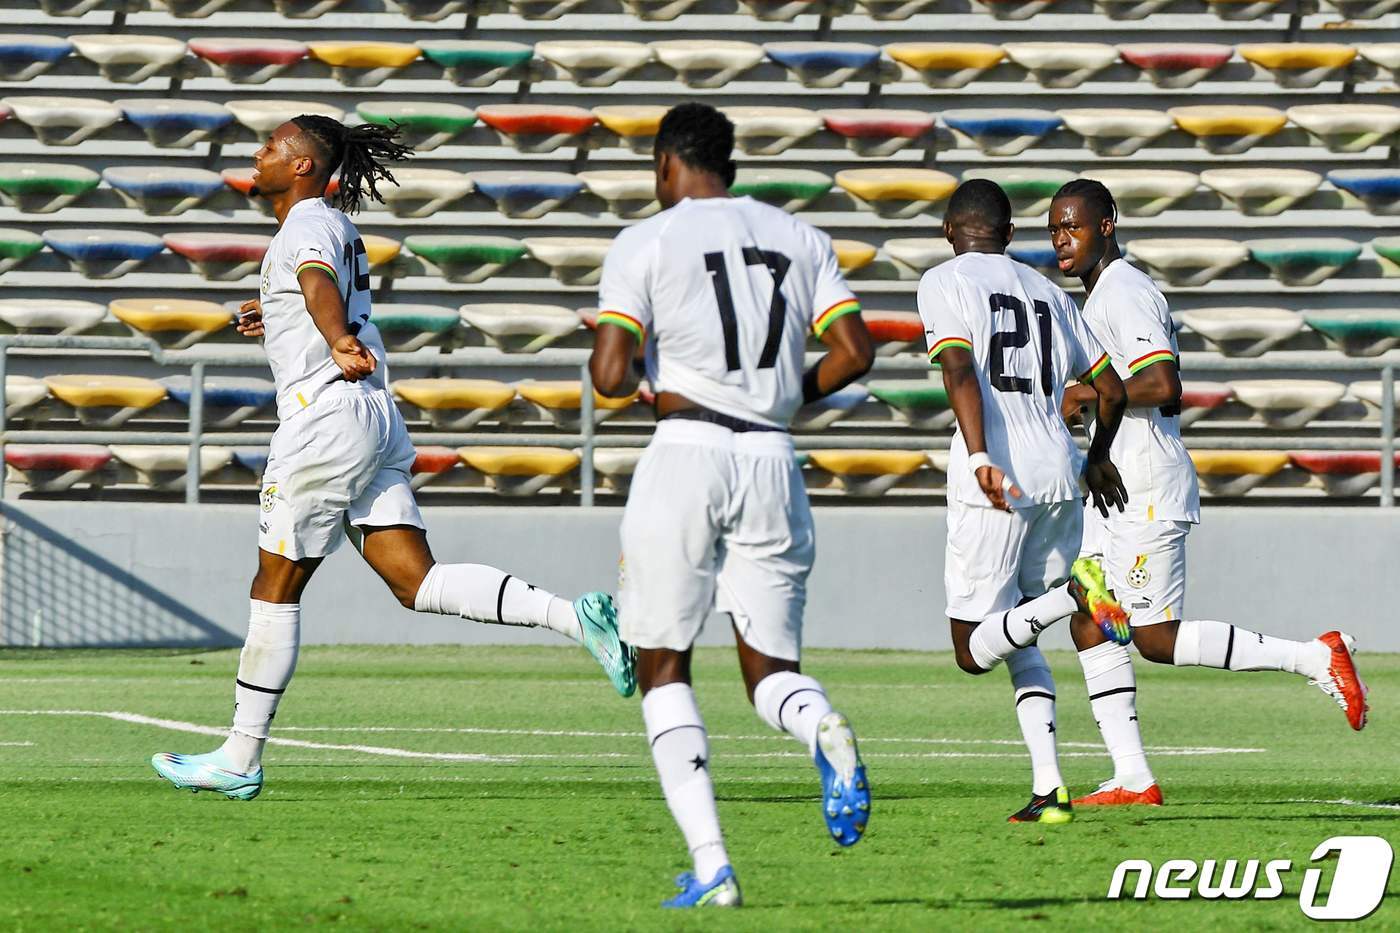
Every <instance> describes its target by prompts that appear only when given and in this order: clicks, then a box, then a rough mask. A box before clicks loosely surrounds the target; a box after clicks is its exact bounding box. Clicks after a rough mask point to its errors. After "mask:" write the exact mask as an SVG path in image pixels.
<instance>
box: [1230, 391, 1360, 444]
mask: <svg viewBox="0 0 1400 933" xmlns="http://www.w3.org/2000/svg"><path fill="white" fill-rule="evenodd" d="M1230 389H1231V390H1232V391H1233V392H1234V393H1235V399H1236V400H1237V401H1238V402H1240V403H1241V404H1243V405H1246V406H1248V407H1249V408H1251V409H1252V410H1253V411H1254V413H1255V414H1256V415H1257V416H1258V417H1259V418H1261V419H1262V420H1263V421H1264V423H1265V424H1267V425H1268V426H1269V427H1271V428H1275V429H1279V430H1285V431H1293V430H1297V429H1298V428H1301V427H1303V426H1304V425H1306V424H1307V423H1308V422H1309V421H1312V420H1313V419H1314V418H1316V417H1317V416H1318V415H1320V414H1322V413H1323V412H1325V411H1326V410H1327V409H1329V408H1331V407H1332V406H1333V405H1336V404H1337V403H1338V402H1340V401H1341V400H1342V398H1343V397H1344V396H1345V395H1346V393H1347V387H1346V386H1345V385H1343V384H1342V383H1340V382H1331V381H1328V380H1323V379H1232V380H1230Z"/></svg>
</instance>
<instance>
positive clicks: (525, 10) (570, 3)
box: [509, 0, 584, 20]
mask: <svg viewBox="0 0 1400 933" xmlns="http://www.w3.org/2000/svg"><path fill="white" fill-rule="evenodd" d="M509 3H510V11H511V12H512V13H514V14H515V15H516V16H519V17H520V18H521V19H541V20H547V19H558V18H559V17H561V16H563V15H564V14H565V13H568V12H571V11H572V10H574V9H575V8H577V7H580V6H582V5H583V3H584V0H509Z"/></svg>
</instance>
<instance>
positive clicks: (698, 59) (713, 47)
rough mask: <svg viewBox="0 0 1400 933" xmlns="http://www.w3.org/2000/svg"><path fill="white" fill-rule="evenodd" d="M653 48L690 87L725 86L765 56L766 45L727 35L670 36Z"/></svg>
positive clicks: (659, 59) (663, 61) (652, 45)
mask: <svg viewBox="0 0 1400 933" xmlns="http://www.w3.org/2000/svg"><path fill="white" fill-rule="evenodd" d="M651 49H652V52H653V53H654V54H655V55H656V60H657V61H659V62H661V64H663V65H665V66H666V67H667V68H670V69H671V70H672V71H674V72H675V73H676V76H677V77H679V78H680V79H681V81H682V82H683V83H684V84H686V85H687V86H688V87H723V86H724V85H726V84H728V83H729V82H730V81H732V80H734V79H735V78H737V77H738V76H739V75H741V74H743V73H744V72H746V71H748V70H749V69H750V68H752V67H753V66H754V65H757V64H758V63H759V62H761V61H763V59H764V52H763V46H761V45H756V44H754V43H752V42H738V41H734V40H724V39H716V40H710V39H670V40H666V41H663V42H653V43H651Z"/></svg>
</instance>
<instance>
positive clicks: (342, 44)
mask: <svg viewBox="0 0 1400 933" xmlns="http://www.w3.org/2000/svg"><path fill="white" fill-rule="evenodd" d="M306 47H307V49H308V50H310V53H311V55H310V57H311V58H313V59H315V60H316V61H319V62H322V63H323V64H325V65H328V66H329V67H330V69H331V74H332V75H334V76H335V79H336V80H337V81H339V82H340V83H341V84H344V85H345V86H347V87H374V86H375V85H379V84H383V83H384V81H385V80H386V79H388V78H389V77H391V76H393V75H394V74H395V73H396V72H398V71H399V70H400V69H403V68H407V67H408V66H409V65H411V64H413V63H414V62H416V61H417V60H418V56H419V54H420V52H419V49H418V46H416V45H413V44H412V43H409V42H375V41H362V40H356V39H346V40H325V41H313V42H308V43H307V44H306Z"/></svg>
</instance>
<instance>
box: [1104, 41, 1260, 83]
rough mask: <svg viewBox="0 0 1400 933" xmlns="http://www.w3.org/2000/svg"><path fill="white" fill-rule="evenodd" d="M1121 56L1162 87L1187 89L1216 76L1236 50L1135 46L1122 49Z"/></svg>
mask: <svg viewBox="0 0 1400 933" xmlns="http://www.w3.org/2000/svg"><path fill="white" fill-rule="evenodd" d="M1118 54H1119V55H1120V56H1121V57H1122V59H1123V61H1125V62H1127V63H1128V64H1130V65H1134V66H1136V67H1138V68H1141V69H1142V70H1143V71H1144V72H1146V74H1147V76H1148V77H1149V78H1151V79H1152V83H1153V84H1155V85H1157V86H1158V87H1165V88H1184V87H1190V86H1191V85H1193V84H1195V83H1196V82H1197V81H1200V80H1201V79H1203V78H1206V77H1209V76H1210V75H1211V74H1213V73H1215V72H1216V71H1217V70H1219V68H1220V66H1221V65H1224V64H1225V63H1226V62H1228V61H1229V60H1230V59H1231V58H1232V57H1234V54H1235V50H1234V48H1232V47H1231V46H1228V45H1213V44H1209V43H1204V42H1131V43H1127V44H1125V45H1120V46H1118Z"/></svg>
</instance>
